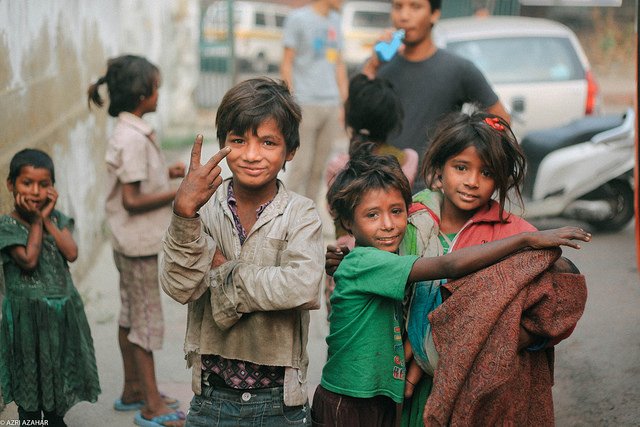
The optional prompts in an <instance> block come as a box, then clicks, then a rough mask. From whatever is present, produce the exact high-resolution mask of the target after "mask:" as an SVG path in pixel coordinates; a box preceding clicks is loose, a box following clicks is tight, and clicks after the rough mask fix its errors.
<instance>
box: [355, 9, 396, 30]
mask: <svg viewBox="0 0 640 427" xmlns="http://www.w3.org/2000/svg"><path fill="white" fill-rule="evenodd" d="M390 22H391V21H390V18H389V13H388V12H374V11H368V10H357V11H355V12H354V14H353V24H352V25H353V27H369V28H387V27H388V26H389V25H390Z"/></svg>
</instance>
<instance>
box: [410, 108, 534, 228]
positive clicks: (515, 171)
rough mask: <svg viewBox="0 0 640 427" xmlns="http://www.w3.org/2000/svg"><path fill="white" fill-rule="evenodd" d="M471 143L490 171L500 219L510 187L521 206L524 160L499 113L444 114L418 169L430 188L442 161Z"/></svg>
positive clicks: (509, 129)
mask: <svg viewBox="0 0 640 427" xmlns="http://www.w3.org/2000/svg"><path fill="white" fill-rule="evenodd" d="M471 146H473V147H475V148H476V150H477V151H478V155H479V156H480V158H482V160H483V161H484V163H485V164H486V165H487V167H488V168H489V170H490V171H491V173H492V176H493V179H494V180H495V184H496V192H497V193H498V200H499V202H500V219H501V220H503V221H504V218H503V216H502V215H503V212H504V204H505V201H506V200H510V199H509V194H508V193H509V191H510V190H512V189H513V191H514V194H515V197H516V201H517V202H519V204H520V206H523V201H522V194H521V193H520V187H521V184H522V180H523V178H524V171H525V164H526V161H525V157H524V153H523V152H522V148H521V147H520V144H518V140H517V139H516V137H515V135H514V134H513V132H512V131H511V128H510V127H509V124H508V123H507V122H506V121H505V120H503V119H502V118H501V117H499V116H496V115H494V114H489V113H486V112H482V111H477V112H474V113H472V114H466V113H461V112H456V113H451V114H449V115H448V116H446V117H444V118H443V119H442V120H441V121H440V122H439V125H438V126H437V128H436V130H435V133H434V136H433V139H432V140H431V144H430V146H429V148H428V149H427V152H426V153H425V155H424V160H423V164H422V171H421V173H422V176H423V178H424V180H425V183H426V184H427V187H429V188H433V186H434V185H435V183H436V181H437V180H438V179H440V176H439V172H440V171H442V168H443V167H444V164H445V162H446V161H447V160H448V159H449V158H451V157H452V156H455V155H457V154H459V153H461V152H462V151H464V150H465V149H466V148H467V147H471Z"/></svg>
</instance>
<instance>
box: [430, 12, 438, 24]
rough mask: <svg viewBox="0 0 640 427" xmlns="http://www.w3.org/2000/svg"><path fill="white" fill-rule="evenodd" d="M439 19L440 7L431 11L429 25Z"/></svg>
mask: <svg viewBox="0 0 640 427" xmlns="http://www.w3.org/2000/svg"><path fill="white" fill-rule="evenodd" d="M439 20H440V9H438V10H435V11H431V25H432V26H433V25H435V24H436V22H438V21H439Z"/></svg>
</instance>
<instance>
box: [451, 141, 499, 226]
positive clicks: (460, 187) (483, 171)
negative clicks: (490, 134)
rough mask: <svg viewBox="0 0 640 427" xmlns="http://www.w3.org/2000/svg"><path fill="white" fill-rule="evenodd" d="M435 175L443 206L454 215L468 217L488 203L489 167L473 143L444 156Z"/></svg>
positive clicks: (491, 186)
mask: <svg viewBox="0 0 640 427" xmlns="http://www.w3.org/2000/svg"><path fill="white" fill-rule="evenodd" d="M438 175H439V176H440V179H439V180H438V187H440V189H441V190H442V192H443V193H444V206H443V210H448V212H449V213H453V214H454V215H455V216H457V217H468V218H471V217H472V216H473V214H474V213H475V212H476V211H477V210H478V209H479V208H481V207H483V206H486V205H487V203H489V200H490V199H491V196H493V192H494V191H495V188H496V183H495V180H494V178H493V173H492V171H491V170H489V168H488V167H487V165H486V164H485V163H484V161H483V160H482V158H481V157H480V156H479V155H478V151H477V150H476V147H474V146H469V147H467V148H465V149H464V150H462V151H461V152H460V153H458V154H456V155H454V156H452V157H450V158H449V159H447V161H446V162H445V164H444V167H443V168H442V170H441V171H439V174H438ZM468 218H467V219H468Z"/></svg>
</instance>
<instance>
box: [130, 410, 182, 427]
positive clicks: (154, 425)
mask: <svg viewBox="0 0 640 427" xmlns="http://www.w3.org/2000/svg"><path fill="white" fill-rule="evenodd" d="M185 419H186V416H185V415H184V412H182V411H173V412H170V413H168V414H164V415H158V416H157V417H153V418H151V419H150V420H148V419H146V418H145V417H143V416H142V413H141V412H136V416H135V417H134V418H133V422H134V423H135V424H136V425H139V426H142V427H165V424H164V423H166V422H170V421H184V420H185Z"/></svg>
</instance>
